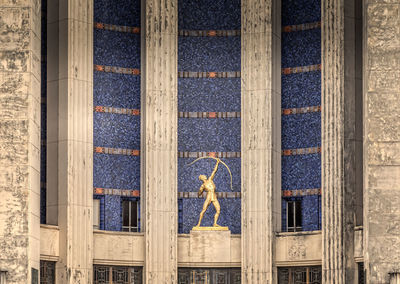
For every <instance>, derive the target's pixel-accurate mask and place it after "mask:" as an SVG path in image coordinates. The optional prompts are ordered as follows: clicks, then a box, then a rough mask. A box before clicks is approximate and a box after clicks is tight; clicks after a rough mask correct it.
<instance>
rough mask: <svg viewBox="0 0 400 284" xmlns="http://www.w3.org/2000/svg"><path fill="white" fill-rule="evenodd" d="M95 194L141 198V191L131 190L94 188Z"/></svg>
mask: <svg viewBox="0 0 400 284" xmlns="http://www.w3.org/2000/svg"><path fill="white" fill-rule="evenodd" d="M93 194H97V195H119V196H132V197H139V196H140V191H139V190H129V189H115V188H101V187H94V188H93Z"/></svg>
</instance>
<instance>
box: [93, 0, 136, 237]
mask: <svg viewBox="0 0 400 284" xmlns="http://www.w3.org/2000/svg"><path fill="white" fill-rule="evenodd" d="M140 2H141V1H139V0H113V1H108V0H95V1H94V22H95V23H94V27H93V28H94V38H93V39H94V75H93V80H94V88H93V96H94V100H93V103H94V106H95V107H94V110H93V111H94V123H93V132H94V135H93V143H94V158H93V186H94V192H93V193H94V196H101V197H102V200H104V202H103V206H104V222H103V223H104V225H103V226H102V225H101V226H100V227H101V229H104V230H111V231H120V230H121V228H122V224H121V222H122V220H121V197H124V198H125V197H128V196H132V197H135V198H137V197H138V196H139V195H140V192H139V190H140V157H139V155H140Z"/></svg>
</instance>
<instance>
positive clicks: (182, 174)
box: [178, 158, 241, 192]
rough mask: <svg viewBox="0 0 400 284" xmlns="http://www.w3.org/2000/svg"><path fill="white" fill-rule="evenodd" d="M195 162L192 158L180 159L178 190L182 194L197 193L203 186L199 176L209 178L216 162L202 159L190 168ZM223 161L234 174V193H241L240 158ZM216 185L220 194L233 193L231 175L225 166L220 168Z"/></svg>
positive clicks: (215, 181) (215, 179) (216, 177)
mask: <svg viewBox="0 0 400 284" xmlns="http://www.w3.org/2000/svg"><path fill="white" fill-rule="evenodd" d="M193 160H194V159H190V158H180V159H178V190H179V191H180V192H197V191H198V190H199V188H200V186H201V184H202V183H201V181H199V175H206V176H209V175H210V174H211V173H212V171H213V169H214V166H215V160H212V159H202V160H200V161H198V162H196V163H195V164H193V165H191V166H189V164H190V163H191V162H192V161H193ZM222 161H224V162H225V163H226V164H227V165H228V167H229V169H230V170H231V172H232V183H233V191H234V192H240V184H241V176H240V158H229V159H222ZM214 183H215V186H216V187H217V191H218V192H229V191H231V189H230V175H229V173H228V171H227V169H226V168H225V167H224V166H223V165H220V166H219V167H218V172H217V174H216V175H215V178H214Z"/></svg>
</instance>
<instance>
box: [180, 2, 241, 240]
mask: <svg viewBox="0 0 400 284" xmlns="http://www.w3.org/2000/svg"><path fill="white" fill-rule="evenodd" d="M178 13H179V16H178V27H179V30H180V32H181V33H180V36H179V38H178V71H191V72H231V71H240V62H241V48H240V44H241V39H240V36H238V35H237V34H234V35H233V34H231V35H229V36H218V35H216V34H217V33H216V31H221V30H240V17H241V3H240V0H222V1H215V0H179V1H178ZM182 31H206V32H205V33H204V34H203V36H194V34H193V33H187V34H186V35H183V33H182ZM188 34H190V36H188ZM240 95H241V89H240V77H238V78H236V77H233V78H215V77H213V76H209V77H208V78H181V77H179V78H178V111H179V112H194V113H199V112H216V113H223V112H240V107H241V103H240ZM217 117H218V115H217ZM240 131H241V123H240V117H231V118H210V117H207V118H202V117H201V118H200V117H198V118H193V117H192V118H187V117H181V116H180V117H179V119H178V152H179V153H182V152H191V153H194V154H197V155H204V153H203V154H202V152H212V153H215V152H219V153H215V154H216V155H217V156H219V155H224V153H225V152H239V153H240ZM179 156H180V157H181V158H179V160H178V191H179V192H180V193H182V192H197V191H198V189H199V188H200V186H201V182H200V181H199V180H198V176H199V175H200V174H205V175H206V176H209V175H210V174H211V172H212V170H213V168H214V165H215V161H214V160H211V159H203V160H200V161H199V162H197V163H196V164H195V165H193V166H188V164H189V163H190V162H191V161H193V160H194V158H183V157H182V155H179ZM222 160H223V161H225V162H226V164H227V165H228V166H229V168H230V169H231V171H232V175H233V190H234V191H235V192H240V184H241V181H240V156H239V157H232V158H222ZM214 182H215V185H216V187H217V192H230V191H231V189H230V187H229V185H230V176H229V173H228V172H227V170H226V169H225V168H223V166H222V165H221V166H220V168H219V170H218V173H217V175H216V177H215V179H214ZM219 202H220V205H221V215H220V218H219V220H218V223H219V225H222V226H228V227H229V228H230V230H231V232H232V233H233V234H239V233H240V232H241V229H240V224H241V216H240V212H241V200H240V198H225V199H224V198H219ZM203 203H204V199H203V198H193V197H189V198H179V199H178V216H179V219H178V223H179V226H178V231H179V233H189V232H190V230H191V229H192V227H193V226H195V225H196V224H197V222H198V216H199V213H200V211H201V209H202V206H203ZM214 214H215V209H214V207H213V205H210V207H209V209H208V211H207V212H206V214H205V216H204V218H203V222H202V225H203V226H210V225H212V223H213V217H214Z"/></svg>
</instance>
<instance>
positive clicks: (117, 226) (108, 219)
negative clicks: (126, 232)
mask: <svg viewBox="0 0 400 284" xmlns="http://www.w3.org/2000/svg"><path fill="white" fill-rule="evenodd" d="M104 202H105V210H104V215H105V216H104V229H105V230H107V231H121V228H122V227H121V226H122V220H121V197H120V196H118V195H106V196H104Z"/></svg>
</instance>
